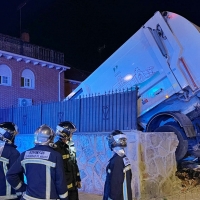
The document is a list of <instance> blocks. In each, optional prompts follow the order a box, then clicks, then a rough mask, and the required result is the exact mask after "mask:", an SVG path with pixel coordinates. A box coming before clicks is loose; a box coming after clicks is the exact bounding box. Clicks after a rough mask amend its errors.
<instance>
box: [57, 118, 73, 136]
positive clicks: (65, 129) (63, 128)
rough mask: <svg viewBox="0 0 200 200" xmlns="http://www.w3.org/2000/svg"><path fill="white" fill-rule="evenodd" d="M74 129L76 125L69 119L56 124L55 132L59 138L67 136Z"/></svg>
mask: <svg viewBox="0 0 200 200" xmlns="http://www.w3.org/2000/svg"><path fill="white" fill-rule="evenodd" d="M75 131H76V126H75V125H74V124H73V123H72V122H70V121H64V122H61V123H60V124H58V125H57V127H56V134H57V135H58V136H59V137H60V138H62V139H63V138H69V137H70V135H71V134H73V133H74V132H75Z"/></svg>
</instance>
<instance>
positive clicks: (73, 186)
mask: <svg viewBox="0 0 200 200" xmlns="http://www.w3.org/2000/svg"><path fill="white" fill-rule="evenodd" d="M75 131H76V126H75V125H74V124H73V123H72V122H69V121H64V122H61V123H59V124H58V125H57V127H56V134H57V135H58V136H59V140H58V141H57V142H56V143H55V144H56V146H57V148H56V150H57V151H58V152H60V153H61V154H62V157H63V163H64V170H65V175H66V179H67V188H68V193H69V200H78V199H79V198H78V188H81V178H80V174H79V168H78V165H77V161H76V149H75V146H74V142H73V141H72V135H73V133H74V132H75Z"/></svg>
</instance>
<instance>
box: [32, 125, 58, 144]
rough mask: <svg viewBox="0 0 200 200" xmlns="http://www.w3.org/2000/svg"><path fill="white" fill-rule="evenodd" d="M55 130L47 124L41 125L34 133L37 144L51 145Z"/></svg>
mask: <svg viewBox="0 0 200 200" xmlns="http://www.w3.org/2000/svg"><path fill="white" fill-rule="evenodd" d="M54 137H55V132H54V131H53V130H52V129H51V128H50V127H49V126H47V125H46V124H43V125H41V126H40V127H39V128H37V129H36V131H35V133H34V139H35V144H39V145H49V144H50V143H53V140H54Z"/></svg>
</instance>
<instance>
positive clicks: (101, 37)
mask: <svg viewBox="0 0 200 200" xmlns="http://www.w3.org/2000/svg"><path fill="white" fill-rule="evenodd" d="M24 2H25V3H26V4H23V3H24ZM21 3H22V4H21ZM20 5H21V6H22V8H21V30H24V29H25V30H28V31H29V34H30V42H31V43H33V44H36V45H39V46H43V47H46V48H51V49H54V50H57V51H61V52H64V53H65V61H66V65H68V66H71V67H74V68H78V69H81V70H86V71H91V72H92V71H94V70H95V69H96V68H97V67H98V66H99V65H100V64H101V63H102V62H103V61H105V60H106V59H107V58H108V57H109V56H110V55H111V54H112V53H114V52H115V50H117V49H118V48H119V47H120V46H121V45H122V44H123V43H124V42H125V41H126V40H127V39H128V38H129V37H131V36H132V35H133V34H134V33H135V32H136V31H137V30H138V29H139V28H140V27H141V26H142V25H143V24H144V23H145V22H146V21H147V20H148V19H149V18H150V17H151V16H153V14H154V13H155V12H156V11H171V12H175V13H177V14H180V15H182V16H183V17H185V18H186V19H188V20H190V21H191V22H193V23H195V24H196V25H198V26H200V0H190V1H189V0H182V1H179V0H1V5H0V17H1V26H0V33H3V34H6V35H10V36H14V37H19V36H20V10H19V9H18V8H19V6H20ZM104 45H105V48H103V49H102V50H101V51H99V50H98V49H99V48H100V47H103V46H104Z"/></svg>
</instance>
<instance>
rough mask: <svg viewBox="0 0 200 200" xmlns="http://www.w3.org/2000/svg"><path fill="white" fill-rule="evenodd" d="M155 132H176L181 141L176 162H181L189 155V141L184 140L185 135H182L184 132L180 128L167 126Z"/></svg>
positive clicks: (171, 125)
mask: <svg viewBox="0 0 200 200" xmlns="http://www.w3.org/2000/svg"><path fill="white" fill-rule="evenodd" d="M174 124H175V123H174ZM154 132H174V133H175V134H176V136H177V138H178V141H179V144H178V147H177V148H176V151H175V155H176V161H180V160H181V159H182V158H183V157H184V156H185V155H186V154H187V151H188V141H187V140H185V139H184V137H183V135H184V133H182V132H183V131H182V130H181V128H180V127H178V125H173V124H166V125H163V126H160V127H158V128H156V129H155V130H154Z"/></svg>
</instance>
